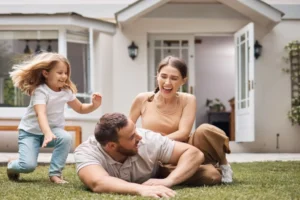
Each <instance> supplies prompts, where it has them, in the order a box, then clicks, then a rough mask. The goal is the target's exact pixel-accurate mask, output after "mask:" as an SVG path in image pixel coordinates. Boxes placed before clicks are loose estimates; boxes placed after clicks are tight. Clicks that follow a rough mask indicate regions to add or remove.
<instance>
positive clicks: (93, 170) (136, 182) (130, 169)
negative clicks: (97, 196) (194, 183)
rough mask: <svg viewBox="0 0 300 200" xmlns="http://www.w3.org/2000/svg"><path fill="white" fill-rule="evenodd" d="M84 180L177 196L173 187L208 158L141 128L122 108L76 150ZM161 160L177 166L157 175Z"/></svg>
mask: <svg viewBox="0 0 300 200" xmlns="http://www.w3.org/2000/svg"><path fill="white" fill-rule="evenodd" d="M75 161H76V167H77V173H78V176H79V178H80V180H81V181H82V182H83V183H84V184H85V185H86V186H87V187H89V188H90V189H91V190H92V191H93V192H98V193H108V192H113V193H120V194H136V195H141V196H148V197H157V198H160V197H166V198H168V197H173V196H175V194H176V193H175V191H173V190H171V189H170V187H172V186H174V185H177V184H180V183H182V182H184V181H186V180H187V179H189V178H190V177H191V176H192V175H193V174H194V173H195V172H196V171H197V170H198V168H199V166H200V164H201V163H202V162H203V161H204V156H203V153H202V152H200V151H199V150H198V149H197V148H195V147H193V146H191V145H188V144H185V143H181V142H176V141H172V140H170V139H168V138H167V137H163V136H161V135H160V134H158V133H154V132H152V131H149V130H145V129H137V128H136V127H135V124H134V123H133V122H132V121H131V120H130V119H128V118H127V117H126V116H125V115H123V114H120V113H111V114H105V115H104V116H102V117H101V118H100V120H99V122H98V123H97V125H96V128H95V137H90V138H89V139H88V140H87V141H85V142H84V143H82V144H81V145H80V146H79V147H77V148H76V150H75ZM159 162H161V163H163V164H172V165H177V166H176V168H174V170H173V171H171V173H170V174H169V175H168V176H167V177H165V178H162V179H155V177H157V176H156V175H157V171H158V167H159Z"/></svg>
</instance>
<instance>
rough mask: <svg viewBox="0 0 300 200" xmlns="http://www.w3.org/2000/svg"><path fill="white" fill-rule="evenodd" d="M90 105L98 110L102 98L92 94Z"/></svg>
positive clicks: (97, 94)
mask: <svg viewBox="0 0 300 200" xmlns="http://www.w3.org/2000/svg"><path fill="white" fill-rule="evenodd" d="M92 103H93V106H94V107H95V108H98V107H99V106H100V105H101V103H102V96H101V95H100V94H99V93H93V95H92Z"/></svg>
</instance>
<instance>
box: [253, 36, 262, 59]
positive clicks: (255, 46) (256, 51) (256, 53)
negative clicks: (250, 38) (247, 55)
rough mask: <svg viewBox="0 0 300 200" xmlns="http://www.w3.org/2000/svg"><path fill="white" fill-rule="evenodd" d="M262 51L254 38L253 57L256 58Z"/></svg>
mask: <svg viewBox="0 0 300 200" xmlns="http://www.w3.org/2000/svg"><path fill="white" fill-rule="evenodd" d="M261 52H262V46H261V44H259V42H258V41H257V40H256V41H255V44H254V57H255V58H256V59H257V58H259V56H260V55H261Z"/></svg>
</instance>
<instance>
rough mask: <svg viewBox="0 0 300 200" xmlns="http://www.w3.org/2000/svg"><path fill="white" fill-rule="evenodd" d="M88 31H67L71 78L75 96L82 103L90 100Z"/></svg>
mask: <svg viewBox="0 0 300 200" xmlns="http://www.w3.org/2000/svg"><path fill="white" fill-rule="evenodd" d="M89 48H90V45H89V34H88V32H75V31H70V30H68V31H67V54H68V56H67V57H68V59H69V61H70V63H71V80H72V81H73V82H74V84H75V85H76V87H77V89H78V93H77V98H78V99H79V100H80V101H81V102H82V103H89V102H90V101H91V99H90V96H91V93H92V91H91V78H90V77H91V74H90V68H91V66H90V55H89V52H90V50H89Z"/></svg>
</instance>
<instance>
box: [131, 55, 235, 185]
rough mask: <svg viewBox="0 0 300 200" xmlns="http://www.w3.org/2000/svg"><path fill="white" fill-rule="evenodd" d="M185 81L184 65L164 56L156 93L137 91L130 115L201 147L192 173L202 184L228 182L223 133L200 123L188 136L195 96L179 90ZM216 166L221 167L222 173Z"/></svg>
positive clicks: (228, 150)
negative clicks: (199, 160) (201, 155)
mask: <svg viewBox="0 0 300 200" xmlns="http://www.w3.org/2000/svg"><path fill="white" fill-rule="evenodd" d="M186 81H187V66H186V64H185V63H184V62H183V61H182V60H181V59H179V58H176V57H172V56H168V57H166V58H165V59H163V60H162V61H161V62H160V64H159V66H158V72H157V83H158V87H157V88H156V90H155V92H154V93H153V92H146V93H140V94H139V95H138V96H137V97H136V98H135V100H134V102H133V104H132V106H131V110H130V115H129V117H130V118H131V120H132V121H133V122H136V121H137V120H138V118H139V117H141V122H142V127H143V128H145V129H150V130H152V131H155V132H158V133H161V134H162V135H164V136H166V137H169V138H170V139H173V140H177V141H181V142H188V143H189V144H191V145H193V146H195V147H197V148H198V149H200V150H201V151H202V152H203V153H204V156H205V162H204V164H205V165H203V166H202V165H201V167H200V168H199V170H198V172H197V174H196V175H195V176H197V177H200V182H201V184H202V185H214V184H217V183H220V182H221V181H222V182H226V183H230V182H232V170H231V167H230V165H229V163H228V162H227V159H226V154H225V153H230V149H229V139H228V137H227V136H226V135H225V133H224V132H223V131H222V130H221V129H219V128H217V127H215V126H212V125H209V124H202V125H200V126H199V127H198V128H197V130H196V131H195V133H194V134H192V135H191V136H190V132H191V130H192V126H193V123H194V120H195V116H196V99H195V96H194V95H191V94H187V93H181V92H178V90H179V88H180V87H181V86H182V85H184V84H185V82H186ZM215 166H219V167H220V168H221V171H222V174H220V173H219V171H218V170H217V169H216V168H215ZM172 169H173V168H170V169H169V170H168V169H163V170H162V171H167V172H168V171H171V170H172ZM198 184H199V183H198ZM201 184H200V185H201Z"/></svg>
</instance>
